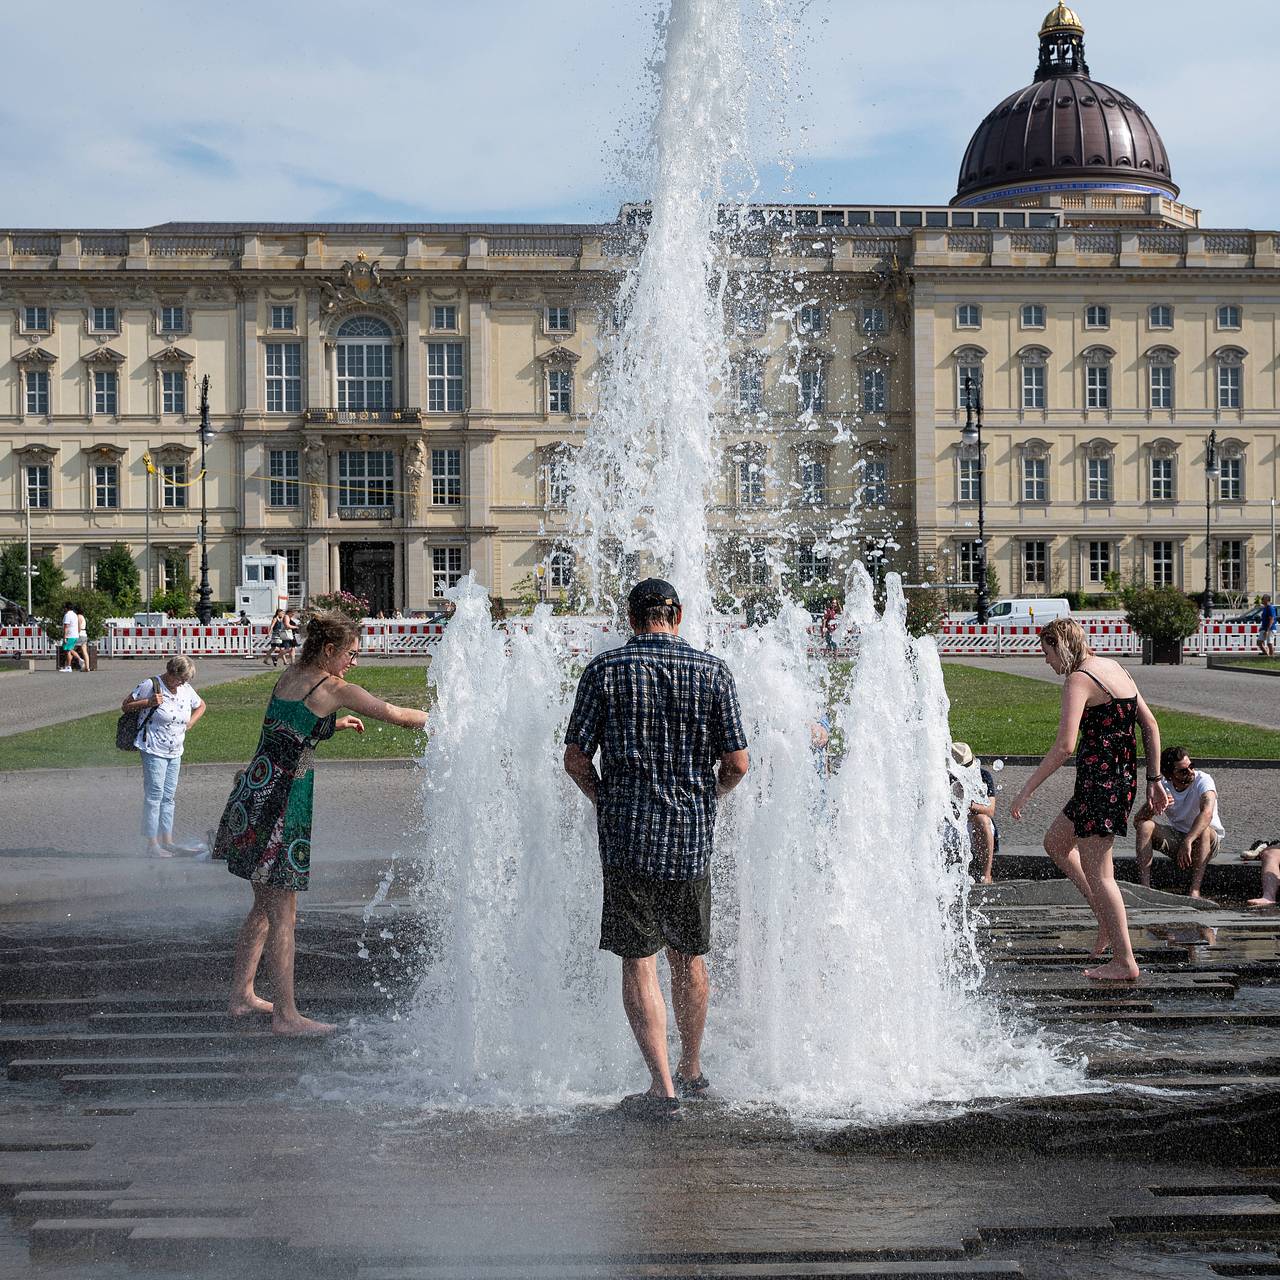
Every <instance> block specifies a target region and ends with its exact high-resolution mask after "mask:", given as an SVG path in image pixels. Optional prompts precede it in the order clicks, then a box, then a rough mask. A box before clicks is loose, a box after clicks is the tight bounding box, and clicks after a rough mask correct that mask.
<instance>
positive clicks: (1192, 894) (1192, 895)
mask: <svg viewBox="0 0 1280 1280" xmlns="http://www.w3.org/2000/svg"><path fill="white" fill-rule="evenodd" d="M1199 896H1200V890H1199V889H1191V890H1189V891H1188V893H1187V897H1188V898H1198V897H1199Z"/></svg>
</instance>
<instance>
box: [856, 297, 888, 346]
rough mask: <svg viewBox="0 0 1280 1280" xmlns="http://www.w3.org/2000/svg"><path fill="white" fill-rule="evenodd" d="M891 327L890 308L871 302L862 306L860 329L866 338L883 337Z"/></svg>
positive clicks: (859, 319)
mask: <svg viewBox="0 0 1280 1280" xmlns="http://www.w3.org/2000/svg"><path fill="white" fill-rule="evenodd" d="M889 328H890V320H889V308H888V307H885V306H882V305H880V304H878V303H871V304H869V305H866V306H864V307H863V308H862V312H861V314H860V315H859V317H858V331H859V332H860V333H861V334H862V336H863V337H864V338H882V337H884V336H885V335H886V334H887V333H888V332H889Z"/></svg>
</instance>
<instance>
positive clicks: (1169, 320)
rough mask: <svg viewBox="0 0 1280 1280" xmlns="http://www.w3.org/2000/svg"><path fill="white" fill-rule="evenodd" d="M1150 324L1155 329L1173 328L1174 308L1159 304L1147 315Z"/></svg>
mask: <svg viewBox="0 0 1280 1280" xmlns="http://www.w3.org/2000/svg"><path fill="white" fill-rule="evenodd" d="M1147 319H1148V323H1149V324H1150V326H1151V328H1153V329H1172V328H1173V308H1172V307H1167V306H1165V305H1164V304H1163V303H1159V304H1157V305H1156V306H1154V307H1152V308H1151V310H1150V311H1149V312H1148V313H1147Z"/></svg>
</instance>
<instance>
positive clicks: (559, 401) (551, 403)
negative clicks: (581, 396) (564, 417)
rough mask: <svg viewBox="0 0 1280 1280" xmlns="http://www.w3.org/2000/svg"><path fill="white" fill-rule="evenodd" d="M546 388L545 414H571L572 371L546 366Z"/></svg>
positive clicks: (572, 397)
mask: <svg viewBox="0 0 1280 1280" xmlns="http://www.w3.org/2000/svg"><path fill="white" fill-rule="evenodd" d="M546 386H547V412H548V413H564V414H572V413H573V401H574V385H573V370H572V369H571V368H566V367H561V368H553V367H552V366H550V365H548V366H547V373H546Z"/></svg>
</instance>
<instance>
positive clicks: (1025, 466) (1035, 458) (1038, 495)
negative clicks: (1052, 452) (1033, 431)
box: [1022, 440, 1049, 503]
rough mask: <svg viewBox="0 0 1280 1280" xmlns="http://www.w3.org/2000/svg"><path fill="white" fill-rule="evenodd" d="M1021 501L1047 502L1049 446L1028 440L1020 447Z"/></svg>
mask: <svg viewBox="0 0 1280 1280" xmlns="http://www.w3.org/2000/svg"><path fill="white" fill-rule="evenodd" d="M1022 501H1023V502H1030V503H1042V502H1048V501H1049V444H1048V441H1045V440H1028V441H1027V442H1026V443H1025V444H1024V445H1023V446H1022Z"/></svg>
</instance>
